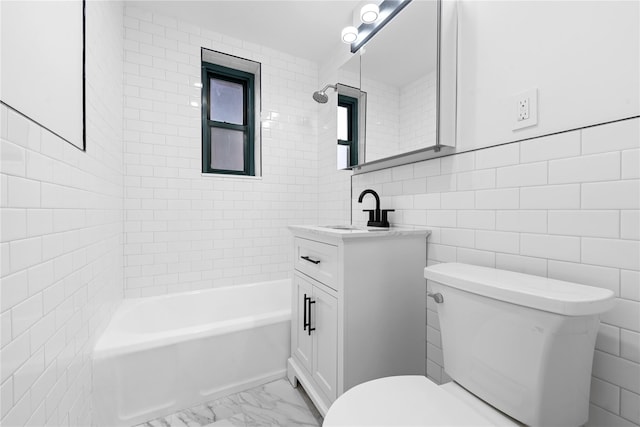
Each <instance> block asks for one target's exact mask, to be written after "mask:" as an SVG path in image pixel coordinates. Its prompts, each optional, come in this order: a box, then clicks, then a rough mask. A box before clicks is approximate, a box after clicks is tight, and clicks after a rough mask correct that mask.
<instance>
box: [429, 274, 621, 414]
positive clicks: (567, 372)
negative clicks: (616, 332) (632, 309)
mask: <svg viewBox="0 0 640 427" xmlns="http://www.w3.org/2000/svg"><path fill="white" fill-rule="evenodd" d="M424 275H425V278H427V279H428V280H430V282H429V285H430V287H431V291H432V292H434V293H440V294H442V296H443V301H442V302H441V303H439V304H437V308H438V318H439V321H440V331H441V335H442V351H443V356H444V368H445V371H446V372H447V374H449V376H450V377H451V378H452V379H453V380H454V381H456V382H457V383H458V384H460V385H462V386H463V387H464V388H466V389H467V390H469V391H470V392H471V393H473V394H475V395H476V396H478V397H479V398H480V399H482V400H484V401H485V402H487V403H489V404H491V405H492V406H494V407H495V408H497V409H499V410H500V411H502V412H504V413H506V414H507V415H509V416H511V417H513V418H515V419H516V420H518V421H520V422H522V423H524V424H527V425H531V426H540V425H543V426H550V425H556V426H558V425H563V426H578V425H582V424H584V423H586V422H587V419H588V413H589V389H590V383H591V365H592V360H593V350H594V346H595V340H596V334H597V331H598V324H599V314H601V313H604V312H605V311H607V310H609V309H611V308H612V307H613V304H614V295H613V292H611V291H610V290H608V289H601V288H595V287H591V286H584V285H578V284H575V283H569V282H564V281H560V280H553V279H547V278H543V277H538V276H531V275H528V274H521V273H515V272H511V271H503V270H497V269H493V268H486V267H478V266H472V265H466V264H458V263H446V264H438V265H433V266H429V267H427V268H425V270H424Z"/></svg>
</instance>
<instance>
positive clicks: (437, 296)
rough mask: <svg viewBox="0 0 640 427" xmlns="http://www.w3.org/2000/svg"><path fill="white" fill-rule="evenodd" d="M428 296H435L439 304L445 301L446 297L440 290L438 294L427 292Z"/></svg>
mask: <svg viewBox="0 0 640 427" xmlns="http://www.w3.org/2000/svg"><path fill="white" fill-rule="evenodd" d="M427 296H428V297H431V298H433V300H434V301H435V302H436V303H437V304H440V303H441V302H443V301H444V297H443V296H442V294H441V293H440V292H438V293H437V294H434V293H433V292H427Z"/></svg>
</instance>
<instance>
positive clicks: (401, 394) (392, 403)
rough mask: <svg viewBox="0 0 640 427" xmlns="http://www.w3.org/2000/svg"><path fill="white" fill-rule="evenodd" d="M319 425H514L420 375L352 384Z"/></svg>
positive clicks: (454, 386)
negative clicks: (353, 385)
mask: <svg viewBox="0 0 640 427" xmlns="http://www.w3.org/2000/svg"><path fill="white" fill-rule="evenodd" d="M322 425H323V427H337V426H445V425H446V426H456V425H458V426H471V425H472V426H518V425H519V424H518V423H517V422H515V421H514V420H513V419H511V418H509V417H507V416H506V415H504V414H502V413H501V412H499V411H497V410H496V409H495V408H493V407H491V406H490V405H488V404H487V403H485V402H483V401H481V400H480V399H478V398H477V397H475V396H474V395H472V394H471V393H469V392H468V391H466V390H465V389H464V388H462V387H461V386H459V385H458V384H456V383H454V382H451V383H447V384H445V385H442V386H438V385H436V384H435V383H433V382H432V381H430V380H428V379H427V378H426V377H424V376H419V375H410V376H395V377H386V378H380V379H376V380H373V381H369V382H366V383H363V384H360V385H357V386H355V387H353V388H352V389H350V390H348V391H347V392H346V393H344V394H343V395H342V396H340V397H339V398H338V399H337V400H336V401H335V402H334V403H333V404H332V405H331V407H330V408H329V411H328V412H327V415H326V417H325V418H324V423H323V424H322Z"/></svg>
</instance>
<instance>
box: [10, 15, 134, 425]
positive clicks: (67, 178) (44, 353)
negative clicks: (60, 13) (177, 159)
mask: <svg viewBox="0 0 640 427" xmlns="http://www.w3.org/2000/svg"><path fill="white" fill-rule="evenodd" d="M86 14H87V15H86V19H87V35H86V37H87V39H86V42H87V49H86V54H87V69H86V73H87V104H86V108H87V117H86V118H87V128H86V131H87V151H86V152H82V151H80V150H78V149H77V148H75V147H73V146H71V145H70V144H68V143H67V142H65V141H63V140H62V139H60V138H58V137H56V136H55V135H53V134H51V133H50V132H49V131H48V130H46V129H44V128H41V127H40V126H39V125H37V124H36V123H34V122H32V121H30V120H29V119H27V118H25V117H24V116H22V115H20V114H18V113H16V112H15V111H13V110H11V109H9V108H7V107H6V106H4V105H2V106H0V111H1V113H2V124H1V126H2V127H1V130H2V133H1V141H0V143H1V145H2V146H1V149H2V153H1V157H2V164H1V166H0V172H1V174H0V177H1V179H2V190H1V192H2V198H1V208H0V216H1V217H2V224H1V229H0V241H1V247H0V251H1V252H2V267H1V270H0V271H1V273H0V275H1V277H2V279H1V284H0V300H1V303H0V324H1V325H2V330H1V331H0V334H1V340H0V341H1V343H0V346H1V349H0V365H1V370H0V402H1V404H0V419H1V421H0V424H2V425H3V426H22V425H25V424H28V425H34V426H44V425H51V426H59V425H65V426H66V425H69V426H87V425H91V406H90V402H91V355H92V350H93V345H94V343H95V340H96V338H97V337H98V336H99V334H100V333H101V331H102V330H103V329H104V327H106V324H107V322H108V321H109V319H110V317H111V314H112V312H113V309H114V307H115V305H116V303H117V302H118V301H119V300H121V299H122V294H123V292H122V283H123V277H122V260H123V253H122V224H123V221H122V214H123V209H122V198H123V180H122V175H123V160H122V150H123V145H122V108H123V102H122V37H123V34H122V15H123V8H122V4H121V3H117V2H87V7H86ZM61 104H62V105H63V104H64V102H62V103H61Z"/></svg>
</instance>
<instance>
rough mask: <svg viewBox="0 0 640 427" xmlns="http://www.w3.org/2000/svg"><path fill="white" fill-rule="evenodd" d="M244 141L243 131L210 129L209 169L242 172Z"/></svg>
mask: <svg viewBox="0 0 640 427" xmlns="http://www.w3.org/2000/svg"><path fill="white" fill-rule="evenodd" d="M245 139H246V134H245V132H243V131H238V130H232V129H225V128H216V127H214V128H211V168H212V169H226V170H232V171H242V170H244V147H245Z"/></svg>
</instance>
